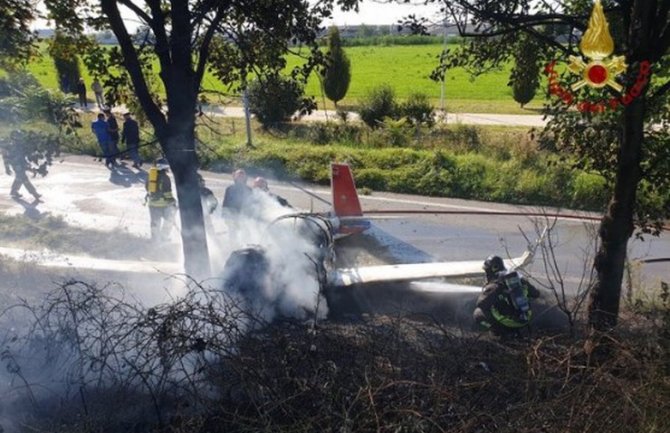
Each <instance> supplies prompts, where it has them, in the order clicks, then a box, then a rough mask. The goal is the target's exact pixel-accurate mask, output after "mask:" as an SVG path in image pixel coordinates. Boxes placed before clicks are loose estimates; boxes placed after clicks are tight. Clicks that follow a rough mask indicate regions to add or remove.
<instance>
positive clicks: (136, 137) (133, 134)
mask: <svg viewBox="0 0 670 433" xmlns="http://www.w3.org/2000/svg"><path fill="white" fill-rule="evenodd" d="M121 142H122V143H125V144H126V150H127V151H128V154H129V155H130V158H131V159H132V160H133V167H135V168H140V167H141V166H142V160H141V159H140V155H139V151H138V149H139V146H140V128H139V125H138V124H137V121H136V120H135V119H133V117H132V116H131V115H130V113H124V114H123V132H122V134H121Z"/></svg>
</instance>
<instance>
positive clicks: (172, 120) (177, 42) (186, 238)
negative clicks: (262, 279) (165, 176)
mask: <svg viewBox="0 0 670 433" xmlns="http://www.w3.org/2000/svg"><path fill="white" fill-rule="evenodd" d="M356 3H357V1H356V0H322V1H320V2H318V3H316V4H312V3H309V2H305V1H302V0H258V1H253V2H250V1H247V0H169V1H161V0H143V1H141V0H99V1H93V0H48V1H47V7H48V8H49V11H50V13H51V14H52V15H53V16H54V18H55V19H56V18H58V19H59V20H60V21H58V22H60V23H62V24H63V25H67V23H68V20H69V21H72V27H74V26H78V25H80V24H81V23H82V22H84V23H86V24H88V25H90V26H93V27H94V28H95V29H97V30H100V31H103V30H106V29H109V30H111V31H112V32H113V33H114V35H115V36H116V38H117V40H118V48H117V49H115V50H109V53H107V55H108V57H107V60H108V64H110V65H114V64H116V65H119V66H121V67H122V68H123V69H124V70H125V72H126V74H127V75H126V76H127V77H128V81H129V83H130V85H131V86H132V90H133V92H134V93H135V95H136V97H137V99H138V101H139V103H140V105H141V106H142V109H143V111H144V113H145V114H146V117H147V119H148V121H149V122H150V123H151V125H152V126H153V129H154V133H155V136H156V138H157V139H158V142H159V143H160V146H161V149H162V151H163V153H164V154H165V156H166V158H167V159H168V161H169V163H170V167H171V169H172V172H173V174H174V178H175V184H176V190H177V198H178V200H179V213H180V217H181V223H182V231H181V238H182V246H183V252H184V267H185V270H186V272H187V273H189V274H191V275H193V276H195V277H205V276H209V275H211V272H210V265H209V253H208V248H207V240H206V237H205V229H204V223H203V213H202V206H201V203H200V194H199V183H198V177H197V173H196V170H197V168H198V165H199V164H198V157H197V154H196V143H195V126H196V113H197V110H196V108H197V102H198V95H199V93H200V92H201V89H202V80H203V76H204V74H205V71H206V70H207V69H208V68H209V69H213V70H214V71H215V72H216V73H217V76H218V77H219V78H220V79H222V80H223V81H224V82H225V83H227V84H229V85H233V84H234V83H235V82H246V76H247V75H248V74H250V73H251V72H258V71H259V70H260V71H262V70H264V69H265V70H267V69H276V68H280V67H282V68H283V67H284V66H286V60H285V54H286V53H287V52H288V51H289V49H290V48H291V47H292V46H295V45H298V44H306V45H307V46H308V47H309V48H310V49H309V53H310V55H311V58H310V59H309V60H308V61H307V62H306V64H305V65H304V66H303V67H301V68H298V69H296V70H294V71H293V74H292V76H293V77H294V78H297V77H298V76H299V75H302V76H306V74H308V73H309V72H311V71H312V70H313V69H314V67H315V66H316V65H317V64H319V63H320V60H322V59H323V55H322V54H320V51H319V49H318V44H317V34H318V29H319V26H320V23H321V20H322V18H323V17H326V16H330V14H331V13H332V9H333V7H334V6H335V5H336V4H337V5H339V6H342V7H344V8H350V7H353V6H355V5H356ZM122 8H123V9H124V14H123V15H122V13H121V10H122ZM131 15H132V16H131ZM129 23H133V25H137V24H138V23H139V25H140V26H144V27H146V28H147V29H148V30H149V32H150V33H151V35H149V36H150V37H147V38H146V43H143V44H140V45H137V44H135V43H133V35H132V34H131V32H130V29H129V27H128V24H129ZM77 28H78V27H77ZM152 57H153V58H155V59H157V63H158V70H157V71H155V70H154V68H155V66H154V65H152V61H151V60H152ZM108 70H109V69H108ZM156 72H157V74H158V77H159V83H158V84H159V85H160V86H161V87H162V90H163V91H164V94H165V100H164V104H165V108H166V110H164V109H163V108H164V107H163V105H162V103H161V102H159V101H157V99H156V98H155V94H154V93H153V92H152V91H151V81H152V79H153V77H154V76H155V74H156ZM117 78H118V77H117ZM123 81H124V80H122V79H119V80H118V82H119V83H122V82H123Z"/></svg>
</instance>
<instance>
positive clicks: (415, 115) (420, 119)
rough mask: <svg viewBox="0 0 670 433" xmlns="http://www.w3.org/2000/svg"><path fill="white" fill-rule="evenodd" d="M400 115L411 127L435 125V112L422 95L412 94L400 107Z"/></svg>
mask: <svg viewBox="0 0 670 433" xmlns="http://www.w3.org/2000/svg"><path fill="white" fill-rule="evenodd" d="M400 115H401V116H405V117H407V119H408V120H409V121H410V122H411V123H412V124H413V125H428V126H433V125H434V124H435V112H434V110H433V106H432V104H431V103H430V100H429V99H428V96H427V95H426V94H424V93H412V94H410V95H409V97H408V98H407V101H405V102H404V103H403V104H402V105H401V106H400Z"/></svg>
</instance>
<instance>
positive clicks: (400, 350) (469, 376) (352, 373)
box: [0, 280, 670, 432]
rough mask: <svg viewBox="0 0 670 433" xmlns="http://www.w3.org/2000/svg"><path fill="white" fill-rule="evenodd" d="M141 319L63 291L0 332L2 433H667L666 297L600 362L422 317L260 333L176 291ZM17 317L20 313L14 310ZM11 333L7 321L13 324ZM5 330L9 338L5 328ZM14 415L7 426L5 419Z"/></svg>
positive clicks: (573, 349) (281, 324)
mask: <svg viewBox="0 0 670 433" xmlns="http://www.w3.org/2000/svg"><path fill="white" fill-rule="evenodd" d="M184 284H185V285H186V286H187V290H186V294H185V295H184V296H183V297H181V298H179V299H175V300H173V301H171V302H167V303H164V304H161V305H156V306H154V307H151V308H145V307H142V306H140V304H139V303H138V302H137V301H136V300H134V299H132V298H131V297H128V296H127V295H124V294H123V292H121V291H119V290H118V289H114V288H112V287H105V288H99V287H96V286H95V285H91V284H87V283H84V282H81V281H68V282H64V283H61V284H60V285H59V287H58V288H57V289H56V290H54V291H53V292H52V293H50V294H49V295H48V296H47V297H46V299H45V300H44V302H43V303H42V304H41V305H39V306H31V305H28V304H27V303H22V304H20V305H15V306H13V307H10V308H8V309H6V310H5V311H4V312H3V314H2V316H1V317H0V319H1V320H2V321H3V322H4V321H6V320H7V319H10V320H11V319H15V318H16V317H23V318H25V317H26V316H30V317H31V319H30V320H28V322H29V326H28V327H27V328H26V329H29V331H28V332H26V333H23V334H17V331H15V330H10V331H8V332H5V333H4V335H2V352H1V353H0V359H1V360H2V365H3V372H2V375H3V376H4V379H5V380H4V382H5V383H6V384H7V383H9V384H11V386H10V387H9V388H8V389H5V390H3V393H2V398H0V407H2V408H3V411H2V413H1V414H0V417H2V418H0V419H2V423H3V424H4V428H6V429H8V430H9V431H14V429H16V430H17V431H40V432H46V431H71V432H88V431H91V432H92V431H136V432H145V431H146V432H148V431H160V432H187V431H188V432H196V431H201V432H219V431H220V432H224V431H225V432H231V431H232V432H252V431H254V432H256V431H276V432H288V431H291V432H294V431H305V432H308V431H343V432H346V431H393V432H395V431H417V432H420V431H423V432H433V431H435V432H444V431H452V432H456V431H458V432H494V431H495V432H512V431H514V432H531V431H532V432H537V431H542V432H563V431H566V430H567V431H583V432H600V431H617V432H640V431H667V430H668V429H669V428H670V424H668V423H669V421H668V419H667V417H665V416H664V414H666V413H667V409H668V408H670V382H669V381H668V372H669V371H670V366H669V365H668V354H669V353H668V350H670V334H669V331H668V329H670V309H669V307H670V305H669V304H668V296H667V294H668V287H667V285H664V286H663V289H664V292H663V293H664V296H662V297H661V301H660V302H659V303H656V304H650V303H645V302H641V301H639V302H637V303H636V304H634V305H631V309H630V312H629V313H628V314H627V315H626V318H625V319H624V320H625V322H626V326H625V327H622V328H625V331H620V332H618V333H617V334H609V335H607V336H605V337H602V338H604V339H607V340H608V341H607V343H608V344H607V346H608V347H609V350H610V351H609V353H608V354H607V356H606V357H601V356H600V355H596V354H593V353H591V350H590V348H591V347H590V346H589V344H584V341H585V340H584V339H583V338H582V337H581V336H580V335H576V336H574V337H567V336H563V335H548V334H545V333H543V332H541V331H540V332H536V333H535V335H534V336H533V337H534V338H532V339H530V338H529V339H521V340H497V339H491V338H488V337H486V336H483V335H481V334H477V333H473V332H470V331H469V330H467V329H464V328H462V327H459V326H456V325H455V324H453V323H452V324H449V323H440V322H438V321H434V320H432V319H430V318H427V317H424V318H421V319H417V318H414V319H411V318H408V317H401V316H379V317H374V318H372V317H369V316H365V315H364V316H362V317H360V318H358V319H355V320H354V322H339V323H336V322H317V321H315V320H308V321H305V322H303V321H295V320H279V321H275V322H273V323H271V324H270V323H267V322H264V321H263V320H262V319H260V318H259V317H258V316H257V315H255V314H254V313H253V312H252V311H245V310H244V309H243V308H241V307H240V306H241V305H242V304H241V303H240V300H239V299H235V298H233V297H229V296H226V295H224V294H222V293H221V292H220V291H217V290H211V289H208V288H206V287H203V286H202V285H199V284H195V283H194V282H193V281H190V280H185V281H184ZM26 312H27V313H29V314H28V315H26V314H25V313H26ZM14 323H18V322H16V321H15V322H14ZM6 329H9V328H6ZM10 413H11V414H13V415H15V416H14V417H13V418H12V419H9V417H8V415H9V414H10Z"/></svg>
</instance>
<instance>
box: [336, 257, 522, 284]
mask: <svg viewBox="0 0 670 433" xmlns="http://www.w3.org/2000/svg"><path fill="white" fill-rule="evenodd" d="M534 255H535V250H534V249H528V250H527V251H526V252H524V254H523V255H521V256H519V257H516V258H511V259H507V260H505V261H504V262H505V267H506V268H507V269H520V268H523V267H524V266H527V265H528V264H529V263H530V262H531V261H532V260H533V256H534ZM482 263H483V262H482V260H468V261H459V262H437V263H408V264H398V265H381V266H363V267H355V268H342V269H336V270H334V271H332V272H331V273H330V275H329V284H330V285H331V286H334V287H347V286H352V285H354V284H365V283H381V282H397V281H414V280H424V279H429V278H443V277H477V276H481V275H483V274H484V270H483V269H482Z"/></svg>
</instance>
